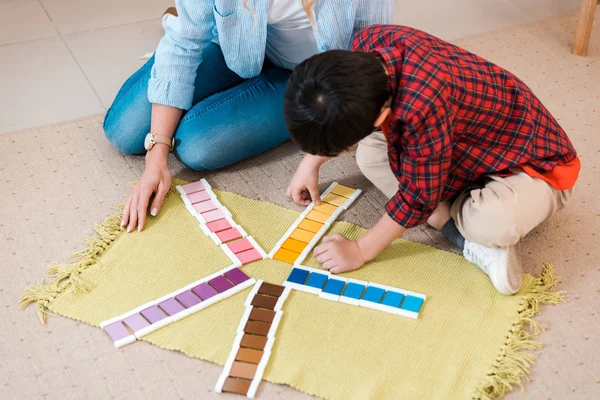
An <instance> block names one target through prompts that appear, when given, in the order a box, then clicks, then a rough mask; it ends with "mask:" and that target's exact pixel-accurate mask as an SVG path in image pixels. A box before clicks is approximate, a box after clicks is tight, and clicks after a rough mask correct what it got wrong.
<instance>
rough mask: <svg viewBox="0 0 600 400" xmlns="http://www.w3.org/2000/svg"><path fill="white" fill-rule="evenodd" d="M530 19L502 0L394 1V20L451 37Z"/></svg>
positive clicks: (456, 37) (489, 29)
mask: <svg viewBox="0 0 600 400" xmlns="http://www.w3.org/2000/svg"><path fill="white" fill-rule="evenodd" d="M528 21H529V19H528V18H527V17H526V16H525V15H524V14H523V13H522V12H520V11H519V10H516V9H515V8H514V7H512V6H511V5H510V4H508V3H504V2H503V1H502V0H479V1H473V0H444V1H440V0H422V1H405V0H403V1H396V7H395V11H394V23H396V24H400V25H408V26H411V27H414V28H418V29H421V30H424V31H426V32H429V33H431V34H433V35H436V36H439V37H440V38H442V39H445V40H454V39H458V38H461V37H465V36H470V35H475V34H478V33H483V32H489V31H492V30H496V29H502V28H508V27H511V26H516V25H520V24H524V23H527V22H528Z"/></svg>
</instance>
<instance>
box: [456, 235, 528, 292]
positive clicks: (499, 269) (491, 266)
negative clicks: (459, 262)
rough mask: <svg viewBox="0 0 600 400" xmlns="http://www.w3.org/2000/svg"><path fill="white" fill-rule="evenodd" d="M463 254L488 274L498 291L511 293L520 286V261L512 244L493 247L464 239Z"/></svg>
mask: <svg viewBox="0 0 600 400" xmlns="http://www.w3.org/2000/svg"><path fill="white" fill-rule="evenodd" d="M463 255H464V256H465V258H466V259H467V260H468V261H470V262H472V263H473V264H475V265H477V267H479V268H480V269H481V270H482V271H483V272H485V273H486V274H488V275H489V277H490V279H491V280H492V283H493V284H494V287H495V288H496V290H498V291H499V292H500V293H502V294H513V293H516V292H517V291H518V290H519V289H520V288H521V282H522V276H521V261H520V260H519V257H517V254H516V251H515V247H514V246H510V247H506V248H503V249H493V248H490V247H485V246H482V245H480V244H477V243H475V242H470V241H468V240H465V247H464V249H463Z"/></svg>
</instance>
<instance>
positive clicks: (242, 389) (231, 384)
mask: <svg viewBox="0 0 600 400" xmlns="http://www.w3.org/2000/svg"><path fill="white" fill-rule="evenodd" d="M250 383H251V381H248V380H245V379H236V378H231V377H228V378H227V379H225V384H224V385H223V392H227V393H236V394H241V395H244V396H245V395H246V393H248V389H250Z"/></svg>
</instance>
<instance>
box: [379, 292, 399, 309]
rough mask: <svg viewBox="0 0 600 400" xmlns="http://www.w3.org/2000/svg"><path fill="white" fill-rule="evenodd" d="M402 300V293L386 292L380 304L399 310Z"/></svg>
mask: <svg viewBox="0 0 600 400" xmlns="http://www.w3.org/2000/svg"><path fill="white" fill-rule="evenodd" d="M403 298H404V295H403V294H402V293H398V292H392V291H391V290H388V291H387V292H385V297H384V298H383V301H382V302H381V304H384V305H386V306H390V307H394V308H400V303H402V299H403Z"/></svg>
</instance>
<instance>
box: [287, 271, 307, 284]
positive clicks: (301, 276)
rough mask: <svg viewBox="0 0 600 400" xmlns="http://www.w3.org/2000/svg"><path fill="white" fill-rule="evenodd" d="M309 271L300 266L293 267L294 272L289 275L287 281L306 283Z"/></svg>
mask: <svg viewBox="0 0 600 400" xmlns="http://www.w3.org/2000/svg"><path fill="white" fill-rule="evenodd" d="M308 274H309V272H308V271H307V270H304V269H300V268H293V269H292V272H290V276H288V278H287V281H288V282H291V283H297V284H299V285H304V282H305V281H306V278H307V277H308Z"/></svg>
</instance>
